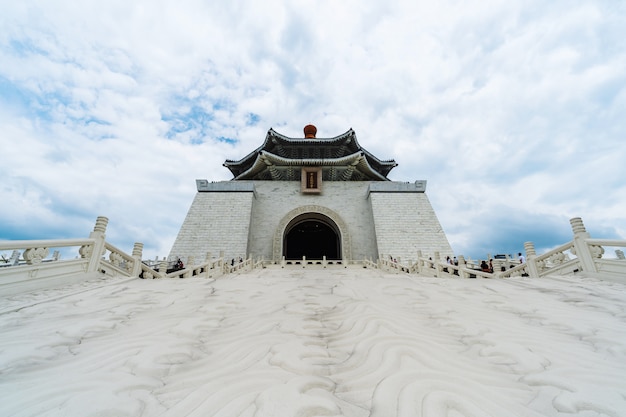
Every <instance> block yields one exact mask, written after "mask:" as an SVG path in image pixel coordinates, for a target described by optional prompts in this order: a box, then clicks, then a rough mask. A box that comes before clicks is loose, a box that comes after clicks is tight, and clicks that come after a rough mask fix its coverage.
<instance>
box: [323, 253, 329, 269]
mask: <svg viewBox="0 0 626 417" xmlns="http://www.w3.org/2000/svg"><path fill="white" fill-rule="evenodd" d="M326 265H328V262H327V261H326V255H324V256H322V266H323V267H324V268H326Z"/></svg>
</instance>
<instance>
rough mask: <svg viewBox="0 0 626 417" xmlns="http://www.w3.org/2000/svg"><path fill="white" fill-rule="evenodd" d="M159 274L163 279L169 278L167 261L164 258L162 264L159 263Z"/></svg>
mask: <svg viewBox="0 0 626 417" xmlns="http://www.w3.org/2000/svg"><path fill="white" fill-rule="evenodd" d="M159 274H160V275H161V277H162V278H165V277H166V276H167V259H166V258H163V260H162V261H161V262H159Z"/></svg>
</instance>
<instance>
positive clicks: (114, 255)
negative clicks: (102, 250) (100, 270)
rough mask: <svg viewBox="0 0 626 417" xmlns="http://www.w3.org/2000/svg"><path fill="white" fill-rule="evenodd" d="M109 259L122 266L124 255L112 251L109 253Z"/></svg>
mask: <svg viewBox="0 0 626 417" xmlns="http://www.w3.org/2000/svg"><path fill="white" fill-rule="evenodd" d="M109 261H111V263H112V264H113V265H115V266H118V267H119V266H120V265H121V264H122V262H123V261H124V258H123V257H122V255H120V254H119V253H117V252H111V253H110V254H109Z"/></svg>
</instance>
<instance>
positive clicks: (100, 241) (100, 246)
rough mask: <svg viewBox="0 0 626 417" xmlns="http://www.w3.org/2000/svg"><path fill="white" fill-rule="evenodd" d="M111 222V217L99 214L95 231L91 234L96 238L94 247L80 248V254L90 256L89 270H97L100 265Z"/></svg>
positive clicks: (92, 237)
mask: <svg viewBox="0 0 626 417" xmlns="http://www.w3.org/2000/svg"><path fill="white" fill-rule="evenodd" d="M108 223H109V219H108V218H106V217H104V216H98V218H97V219H96V225H95V226H94V228H93V232H91V233H90V234H89V237H90V238H91V239H94V244H93V247H91V248H89V247H88V246H87V247H85V246H83V247H81V248H80V254H81V256H82V257H83V258H89V263H88V264H87V272H96V271H97V270H98V266H99V265H100V258H102V255H104V252H105V248H104V244H105V238H106V230H107V224H108Z"/></svg>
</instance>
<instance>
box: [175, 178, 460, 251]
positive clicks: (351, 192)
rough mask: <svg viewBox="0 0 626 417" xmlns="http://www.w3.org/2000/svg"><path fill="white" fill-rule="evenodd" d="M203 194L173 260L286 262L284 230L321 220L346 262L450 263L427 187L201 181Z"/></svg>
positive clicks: (181, 234)
mask: <svg viewBox="0 0 626 417" xmlns="http://www.w3.org/2000/svg"><path fill="white" fill-rule="evenodd" d="M196 183H197V187H198V192H197V194H196V197H195V199H194V201H193V203H192V205H191V207H190V209H189V212H188V213H187V217H186V218H185V221H184V222H183V225H182V227H181V229H180V232H179V234H178V237H177V238H176V241H175V243H174V245H173V247H172V250H171V252H170V257H178V256H180V257H183V258H186V257H188V256H193V257H194V258H195V259H203V258H204V257H205V256H206V254H207V252H211V253H212V255H213V257H216V256H218V255H219V254H220V252H222V251H223V252H224V257H225V258H226V259H231V258H235V259H239V258H247V257H252V258H254V259H257V258H263V259H265V260H272V261H274V262H278V261H280V259H281V257H282V254H283V252H282V244H283V239H284V234H285V232H286V229H285V228H286V227H287V225H288V224H289V222H290V221H292V220H293V219H294V218H296V217H298V218H307V217H310V218H323V219H325V221H326V222H328V223H332V224H333V225H334V226H335V228H336V230H337V231H338V234H339V239H340V241H341V258H342V260H343V261H345V262H349V261H352V260H363V259H372V260H376V259H378V257H379V255H380V254H383V255H384V256H386V257H388V256H390V255H391V256H393V257H394V258H399V259H402V260H403V261H408V260H411V259H415V254H416V253H417V251H418V250H421V251H422V253H423V254H433V255H434V253H435V252H439V254H440V256H444V257H445V256H446V255H452V249H451V247H450V244H449V243H448V240H447V238H446V235H445V233H444V231H443V229H442V227H441V224H440V223H439V220H438V219H437V216H436V214H435V211H434V210H433V208H432V206H431V204H430V202H429V200H428V197H427V196H426V193H425V188H426V182H425V181H416V182H414V183H402V182H393V181H384V182H377V181H325V182H324V183H323V185H322V190H321V193H319V194H306V193H303V192H302V189H301V184H300V182H299V181H259V180H249V181H246V180H243V181H242V180H240V181H223V182H208V181H206V180H197V181H196Z"/></svg>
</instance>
